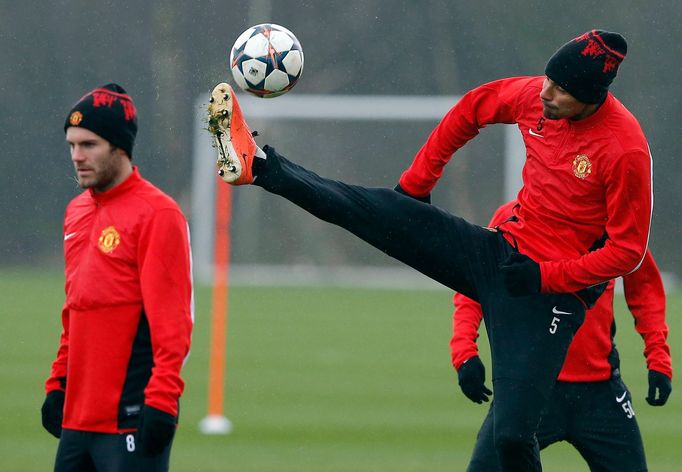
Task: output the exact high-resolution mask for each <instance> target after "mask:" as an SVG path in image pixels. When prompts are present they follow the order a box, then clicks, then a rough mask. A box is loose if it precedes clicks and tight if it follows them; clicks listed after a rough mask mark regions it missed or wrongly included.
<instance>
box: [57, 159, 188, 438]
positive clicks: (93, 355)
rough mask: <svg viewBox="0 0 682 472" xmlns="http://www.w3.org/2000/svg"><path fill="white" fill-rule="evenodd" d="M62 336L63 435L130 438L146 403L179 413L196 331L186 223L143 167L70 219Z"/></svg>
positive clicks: (71, 209)
mask: <svg viewBox="0 0 682 472" xmlns="http://www.w3.org/2000/svg"><path fill="white" fill-rule="evenodd" d="M64 259H65V291H66V301H65V303H64V307H63V309H62V324H63V332H62V334H61V340H60V344H59V350H58V352H57V358H56V360H55V361H54V363H53V364H52V372H51V375H50V377H49V378H48V379H47V381H46V383H45V389H46V391H47V392H50V391H52V390H56V389H62V390H64V389H65V390H66V402H65V407H64V421H63V424H62V425H63V427H64V428H69V429H76V430H82V431H94V432H102V433H116V432H124V431H133V430H135V429H136V427H137V421H138V416H139V413H140V409H141V408H142V405H143V404H146V405H149V406H152V407H155V408H158V409H160V410H163V411H165V412H167V413H169V414H171V415H177V414H178V399H179V397H180V395H181V394H182V391H183V388H184V383H183V381H182V379H181V378H180V369H181V367H182V365H183V362H184V360H185V358H186V356H187V354H188V352H189V346H190V336H191V331H192V323H193V316H194V314H193V295H192V276H191V255H190V248H189V232H188V227H187V222H186V220H185V217H184V216H183V214H182V212H181V210H180V208H179V207H178V205H177V204H176V203H175V202H174V201H173V200H172V199H171V198H170V197H168V196H167V195H165V194H164V193H163V192H161V191H160V190H159V189H157V188H156V187H154V186H153V185H152V184H151V183H149V182H148V181H146V180H144V179H143V178H142V177H141V176H140V174H139V172H138V170H137V168H134V169H133V173H132V174H131V175H130V176H129V177H128V178H127V179H126V180H125V181H124V182H122V183H121V184H119V185H117V186H116V187H114V188H113V189H111V190H109V191H107V192H103V193H96V192H93V191H92V190H87V191H85V192H82V193H81V194H80V195H78V196H77V197H76V198H74V199H73V200H72V201H71V202H70V203H69V205H68V207H67V209H66V214H65V217H64Z"/></svg>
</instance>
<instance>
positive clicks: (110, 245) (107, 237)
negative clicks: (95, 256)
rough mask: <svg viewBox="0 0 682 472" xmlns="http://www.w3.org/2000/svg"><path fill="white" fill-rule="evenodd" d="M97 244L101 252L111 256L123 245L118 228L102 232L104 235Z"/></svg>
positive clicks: (111, 227)
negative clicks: (111, 253) (112, 252)
mask: <svg viewBox="0 0 682 472" xmlns="http://www.w3.org/2000/svg"><path fill="white" fill-rule="evenodd" d="M97 244H98V245H99V249H100V251H102V252H103V253H104V254H109V253H110V252H111V251H113V250H114V249H116V248H117V247H118V245H119V244H121V235H120V234H118V231H116V228H114V227H113V226H109V227H107V228H104V229H103V230H102V234H101V235H100V236H99V241H98V242H97Z"/></svg>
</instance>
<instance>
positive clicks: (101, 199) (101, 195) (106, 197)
mask: <svg viewBox="0 0 682 472" xmlns="http://www.w3.org/2000/svg"><path fill="white" fill-rule="evenodd" d="M141 181H142V176H141V175H140V171H139V170H138V168H137V166H133V171H132V172H131V173H130V175H129V176H128V177H127V178H126V179H125V180H124V181H123V182H121V183H120V184H118V185H117V186H116V187H114V188H111V189H109V190H107V191H106V192H95V191H94V190H93V189H91V188H90V189H88V192H90V196H91V197H92V199H93V200H95V201H96V202H98V203H105V202H109V201H111V200H113V199H114V198H116V197H118V196H120V195H123V194H124V193H126V192H128V191H129V190H130V189H131V188H133V187H135V186H136V185H137V184H138V183H139V182H141Z"/></svg>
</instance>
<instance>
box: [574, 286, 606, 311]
mask: <svg viewBox="0 0 682 472" xmlns="http://www.w3.org/2000/svg"><path fill="white" fill-rule="evenodd" d="M608 284H609V283H608V282H602V283H600V284H597V285H592V286H591V287H587V288H584V289H582V290H580V291H578V292H575V294H576V295H578V297H580V299H581V300H582V301H583V303H585V305H587V308H592V307H593V306H594V304H595V303H597V300H598V299H599V297H601V295H602V293H604V291H605V290H606V286H607V285H608Z"/></svg>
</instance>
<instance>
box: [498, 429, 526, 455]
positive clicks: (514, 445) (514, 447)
mask: <svg viewBox="0 0 682 472" xmlns="http://www.w3.org/2000/svg"><path fill="white" fill-rule="evenodd" d="M534 447H535V441H534V440H533V436H532V435H528V434H524V433H523V432H521V431H518V430H517V431H514V430H508V431H500V432H497V433H496V434H495V449H496V451H497V454H498V456H500V457H507V456H509V455H512V456H513V455H517V454H519V452H520V451H523V450H525V449H528V450H532V449H533V448H534Z"/></svg>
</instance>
